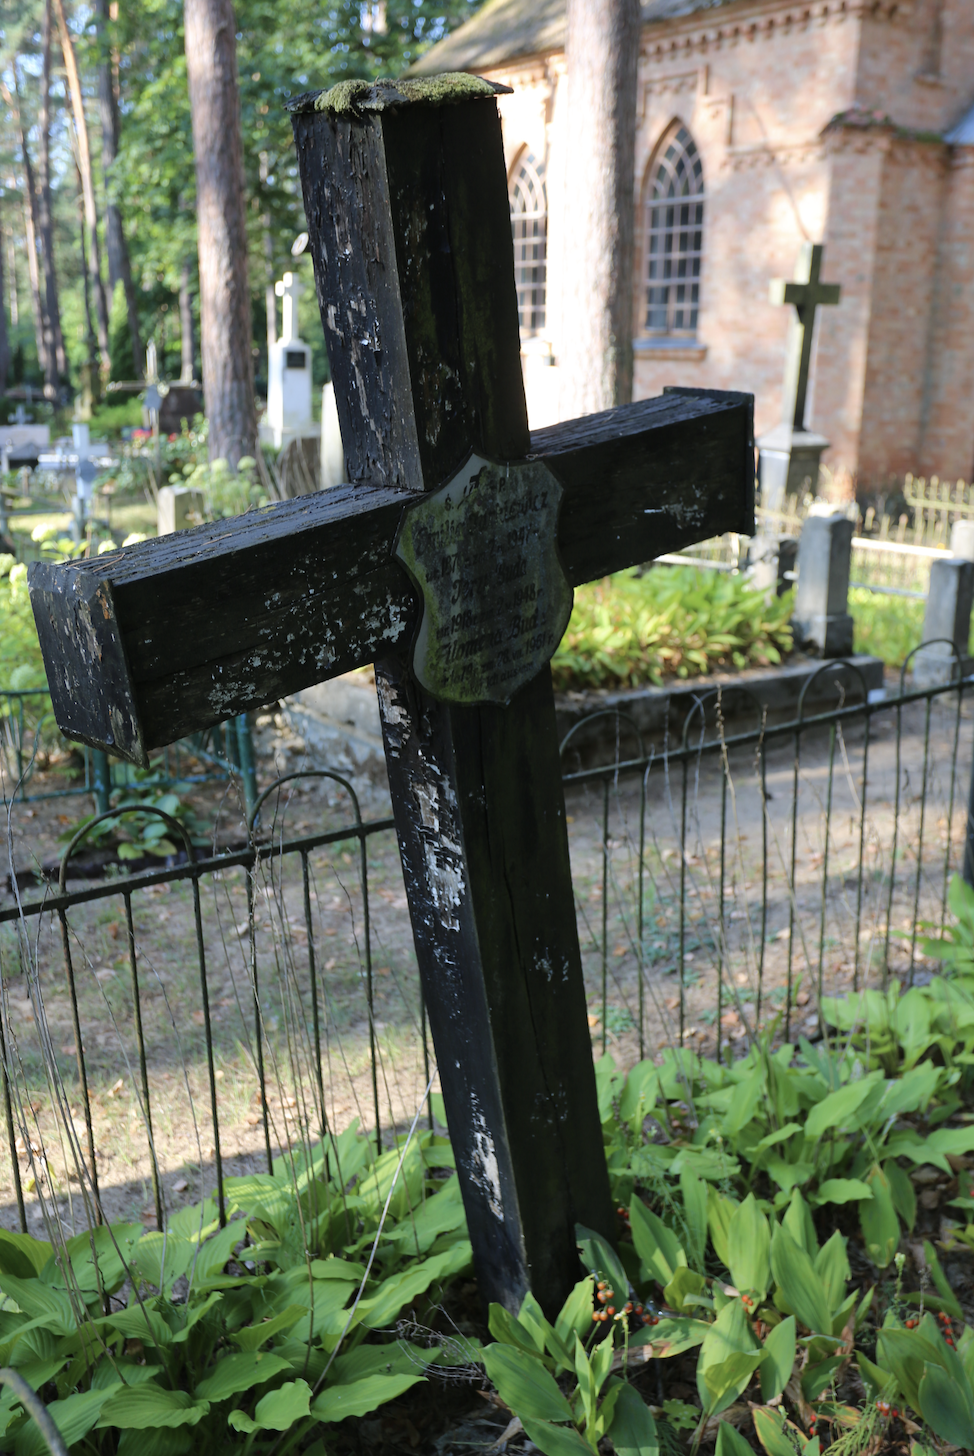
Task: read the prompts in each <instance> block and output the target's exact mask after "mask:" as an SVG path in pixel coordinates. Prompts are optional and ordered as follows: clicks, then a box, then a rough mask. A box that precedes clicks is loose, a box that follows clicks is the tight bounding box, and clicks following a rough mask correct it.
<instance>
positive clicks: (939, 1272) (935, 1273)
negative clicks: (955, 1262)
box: [923, 1239, 964, 1320]
mask: <svg viewBox="0 0 974 1456" xmlns="http://www.w3.org/2000/svg"><path fill="white" fill-rule="evenodd" d="M923 1253H924V1256H925V1258H926V1261H927V1268H928V1269H929V1270H930V1275H931V1277H932V1279H933V1282H934V1284H936V1286H937V1290H938V1292H939V1294H940V1297H941V1299H942V1300H943V1302H944V1308H945V1309H946V1310H947V1313H948V1314H952V1315H953V1317H954V1319H957V1320H962V1319H963V1318H964V1311H963V1310H962V1309H961V1307H960V1304H959V1303H958V1300H957V1295H956V1294H955V1293H954V1291H953V1290H952V1289H951V1287H950V1284H949V1282H948V1280H947V1276H946V1274H945V1273H944V1271H943V1269H942V1268H941V1267H940V1260H939V1259H938V1258H937V1251H936V1249H935V1248H934V1246H933V1244H932V1243H931V1242H930V1240H929V1239H924V1241H923Z"/></svg>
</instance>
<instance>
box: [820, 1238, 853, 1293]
mask: <svg viewBox="0 0 974 1456" xmlns="http://www.w3.org/2000/svg"><path fill="white" fill-rule="evenodd" d="M845 1243H846V1241H845V1239H844V1238H843V1237H842V1235H841V1234H840V1233H839V1231H838V1229H836V1231H835V1233H834V1234H833V1235H832V1237H831V1238H830V1239H829V1241H828V1243H827V1244H824V1245H823V1246H822V1248H821V1249H820V1251H819V1253H818V1255H817V1257H816V1259H815V1273H816V1274H817V1275H818V1276H819V1278H820V1279H821V1281H822V1288H823V1289H824V1291H825V1298H826V1301H827V1303H828V1307H829V1312H830V1313H834V1311H835V1310H837V1309H838V1308H839V1306H840V1305H841V1303H842V1301H843V1300H844V1299H845V1292H846V1280H847V1279H848V1278H849V1277H850V1273H851V1270H850V1269H849V1260H848V1258H847V1256H846V1251H845Z"/></svg>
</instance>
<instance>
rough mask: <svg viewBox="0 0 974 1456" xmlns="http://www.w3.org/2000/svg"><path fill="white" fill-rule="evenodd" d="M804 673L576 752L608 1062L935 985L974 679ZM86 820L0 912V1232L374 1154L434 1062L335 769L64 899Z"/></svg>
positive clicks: (391, 837) (700, 1044)
mask: <svg viewBox="0 0 974 1456" xmlns="http://www.w3.org/2000/svg"><path fill="white" fill-rule="evenodd" d="M820 672H821V675H822V677H823V678H824V679H825V681H827V682H829V683H832V684H833V685H834V690H835V694H836V701H835V706H834V707H833V708H831V709H830V710H829V711H826V712H815V713H808V712H806V711H805V708H804V704H805V701H806V698H807V696H808V692H809V689H810V688H811V687H812V683H811V682H810V683H809V685H808V687H807V688H806V690H805V694H804V695H803V698H802V702H801V704H800V705H799V709H798V713H797V715H796V716H795V717H794V718H793V719H792V720H791V721H788V722H768V721H765V719H764V718H763V716H762V710H761V707H760V704H759V703H758V702H757V701H756V700H755V699H753V698H750V697H749V695H747V694H743V693H742V690H741V689H734V690H723V691H722V692H721V693H703V692H702V693H701V694H700V696H699V698H698V699H697V700H696V702H695V704H694V706H693V709H692V711H691V712H690V713H689V715H688V716H687V717H686V718H685V720H683V721H681V722H680V723H679V724H676V725H675V726H674V727H673V728H672V729H671V730H670V731H669V732H667V733H663V734H662V735H658V736H657V737H656V738H655V739H654V740H653V741H649V738H648V736H644V735H643V734H642V733H641V731H640V728H639V725H638V723H637V722H636V721H635V719H634V718H633V717H632V716H631V715H626V714H624V713H620V712H615V711H613V712H608V713H602V714H598V715H594V716H593V717H592V718H590V719H586V720H585V721H584V722H582V723H580V724H578V725H577V726H576V727H575V728H574V729H573V730H572V731H571V733H570V734H569V735H568V737H567V738H566V740H565V742H564V744H563V764H564V771H565V772H564V783H565V793H566V806H567V814H568V821H569V823H568V830H569V838H570V845H571V852H572V863H573V876H574V882H575V892H576V905H577V912H578V924H579V933H580V939H581V943H582V952H583V964H584V971H585V977H586V989H587V996H588V1003H589V1021H590V1025H591V1027H592V1034H593V1043H594V1047H595V1050H596V1052H597V1053H598V1052H607V1051H608V1052H611V1053H612V1054H613V1055H614V1056H615V1057H616V1059H617V1060H618V1061H620V1062H623V1063H632V1062H635V1061H636V1060H637V1059H639V1058H642V1057H647V1056H648V1057H653V1056H657V1055H659V1054H660V1053H661V1051H663V1050H664V1049H665V1048H666V1047H671V1046H683V1047H686V1048H691V1049H693V1050H695V1051H699V1052H701V1053H705V1054H707V1055H709V1056H720V1057H731V1056H735V1055H739V1054H741V1053H742V1052H743V1050H744V1049H746V1047H747V1046H748V1044H749V1043H750V1041H751V1040H752V1039H753V1038H754V1037H756V1036H758V1035H760V1034H762V1033H764V1034H769V1035H771V1036H773V1037H777V1038H779V1039H782V1040H794V1039H795V1037H796V1036H807V1037H808V1038H810V1039H813V1040H814V1039H815V1038H817V1037H819V1036H822V1035H823V1034H824V1035H827V1023H826V1021H825V1018H823V1017H822V1015H821V1013H820V1007H821V1003H822V1000H823V998H824V997H826V996H827V995H829V994H832V993H834V992H842V991H848V990H853V989H857V988H860V987H864V986H869V987H875V988H877V989H882V988H884V987H888V986H889V985H890V984H891V983H892V982H893V981H899V982H901V983H908V982H911V981H913V980H915V979H916V978H918V977H924V976H929V975H930V974H931V973H932V969H933V966H934V962H932V961H931V960H929V958H928V957H927V956H926V954H925V952H924V943H923V941H924V934H932V935H936V934H937V933H939V930H940V928H941V927H942V926H943V924H944V922H945V917H946V905H947V888H948V883H949V878H950V874H951V872H952V871H953V870H955V869H958V868H960V866H961V864H962V861H963V855H964V846H965V839H966V835H967V826H968V779H969V773H970V764H971V758H972V718H971V712H970V704H971V700H972V688H974V678H966V679H964V680H963V681H961V682H955V683H954V684H945V685H943V686H941V687H937V688H931V689H928V690H926V691H912V690H911V691H909V692H907V691H901V692H900V693H899V695H897V696H896V697H892V698H890V699H887V700H885V701H883V702H869V701H868V695H867V699H866V701H862V692H861V688H862V684H861V683H857V681H856V678H855V674H854V671H852V670H851V669H849V668H848V667H846V666H844V665H842V664H826V665H824V666H823V667H822V669H821V670H820ZM857 693H858V697H859V700H858V701H850V699H851V698H852V697H854V696H856V695H857ZM116 812H119V811H116ZM143 812H144V811H143ZM157 812H158V811H157ZM164 817H165V816H163V818H164ZM93 827H94V824H91V825H88V826H85V829H83V830H82V831H81V832H80V833H79V834H78V835H77V836H76V837H75V840H74V841H73V842H72V844H70V845H69V846H68V848H67V850H66V851H65V854H64V857H63V859H62V863H61V874H60V883H59V885H58V886H57V887H53V886H51V887H48V888H47V889H45V891H44V893H42V894H33V895H32V896H31V897H29V898H28V896H27V894H26V892H21V891H19V890H18V891H14V889H13V888H12V887H11V893H10V895H9V896H8V898H7V899H6V900H3V899H2V898H0V1073H2V1097H3V1116H4V1121H5V1127H6V1134H7V1138H6V1142H7V1149H6V1157H5V1158H4V1159H3V1160H2V1163H0V1184H3V1185H5V1187H3V1186H0V1222H6V1223H13V1222H16V1223H18V1224H19V1226H20V1227H21V1228H22V1229H29V1228H39V1227H43V1226H45V1225H46V1226H48V1227H49V1226H50V1225H51V1221H52V1220H54V1221H59V1222H62V1223H63V1224H65V1225H70V1226H71V1227H74V1226H75V1224H76V1223H77V1221H78V1219H79V1218H84V1219H85V1220H87V1219H91V1220H93V1221H94V1220H99V1219H102V1218H109V1219H114V1218H117V1217H118V1216H119V1215H120V1213H123V1212H124V1213H126V1215H127V1216H131V1214H132V1211H133V1209H135V1210H136V1211H137V1212H138V1210H141V1213H140V1214H139V1216H141V1217H142V1218H143V1219H144V1220H145V1221H146V1222H147V1223H150V1224H152V1223H154V1224H157V1225H158V1226H160V1227H161V1226H163V1225H164V1223H165V1220H166V1218H167V1216H168V1214H169V1212H170V1211H171V1210H172V1209H173V1208H174V1207H179V1206H180V1202H181V1198H182V1195H183V1194H184V1193H185V1194H186V1196H187V1197H194V1198H199V1197H203V1196H206V1197H209V1196H212V1197H213V1198H214V1211H215V1213H218V1214H219V1215H220V1216H221V1217H222V1216H223V1214H224V1179H225V1177H227V1176H229V1173H231V1172H234V1171H241V1170H248V1171H255V1170H260V1169H262V1168H270V1167H271V1166H273V1162H274V1158H275V1156H276V1155H278V1154H279V1151H280V1150H282V1149H286V1148H287V1147H289V1146H294V1145H295V1144H302V1143H303V1144H305V1145H307V1144H309V1143H311V1144H316V1143H320V1142H324V1144H325V1146H326V1148H327V1145H328V1142H329V1139H330V1138H331V1137H332V1135H333V1134H334V1133H336V1132H338V1131H341V1130H342V1129H343V1128H344V1127H345V1126H347V1125H348V1123H349V1122H350V1121H351V1120H352V1119H353V1118H357V1119H358V1121H359V1123H360V1126H361V1127H362V1128H363V1129H364V1130H367V1131H368V1133H369V1135H370V1137H371V1138H372V1139H374V1142H375V1145H376V1148H377V1149H378V1148H381V1147H382V1146H383V1144H388V1142H389V1140H390V1138H391V1136H392V1135H394V1131H395V1129H396V1128H397V1127H400V1126H401V1125H403V1120H404V1118H405V1119H406V1120H407V1121H408V1117H409V1116H411V1115H412V1112H413V1111H414V1109H415V1107H416V1105H417V1100H418V1099H419V1098H421V1097H422V1095H423V1090H424V1088H425V1087H426V1085H427V1084H428V1081H429V1070H430V1065H431V1056H430V1048H429V1045H428V1038H427V1033H426V1019H425V1012H424V1007H423V1003H422V996H421V994H420V988H419V982H418V975H417V970H416V964H415V958H414V955H413V952H412V942H411V933H410V928H409V921H408V914H407V907H406V899H405V894H404V891H403V887H402V878H401V871H400V868H399V862H398V853H397V849H396V841H395V834H394V829H393V821H392V819H391V818H389V817H375V818H372V819H364V818H363V816H362V813H361V809H360V805H359V802H358V799H357V798H356V794H355V791H354V788H353V786H352V785H351V784H350V783H349V782H348V781H347V780H345V779H343V778H342V777H341V776H340V775H338V774H335V773H331V772H327V771H324V770H315V771H308V772H298V773H294V774H288V775H286V776H284V777H283V778H282V779H279V780H277V781H276V782H275V783H274V784H272V785H271V786H270V787H269V788H268V789H266V790H265V791H264V793H263V794H262V795H261V796H260V798H259V799H258V800H257V801H256V802H255V804H254V808H253V812H252V814H251V816H250V838H249V843H247V846H246V847H245V848H241V849H238V850H235V851H234V852H232V853H222V854H203V855H202V857H194V855H195V856H200V853H201V852H200V851H199V850H195V851H194V850H193V849H192V846H191V845H190V844H189V842H188V840H186V839H185V836H184V834H183V831H182V830H181V829H180V826H179V825H178V824H176V823H174V822H172V821H169V822H167V824H166V829H167V833H168V835H169V837H170V838H171V839H172V840H173V842H174V844H176V846H177V848H179V847H180V846H181V849H180V852H179V854H178V855H177V856H174V857H173V858H172V862H169V863H165V864H162V863H161V864H160V866H159V867H158V868H157V869H151V870H148V871H144V872H140V873H138V874H133V875H128V876H119V877H117V878H110V879H106V880H104V881H101V882H98V883H94V884H84V885H80V886H79V885H78V884H77V883H72V880H71V860H72V858H73V856H74V855H75V854H76V853H77V852H78V851H80V850H81V849H82V848H83V844H84V837H85V835H86V834H87V833H88V832H89V831H90V829H91V828H93ZM924 924H926V925H928V926H929V930H928V931H925V930H924V928H923V927H924ZM432 1112H433V1107H432V1104H431V1105H430V1107H429V1116H430V1121H431V1125H432ZM4 1205H6V1208H5V1210H4V1207H3V1206H4Z"/></svg>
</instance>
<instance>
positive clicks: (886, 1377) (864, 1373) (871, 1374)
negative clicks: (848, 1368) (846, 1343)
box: [856, 1350, 894, 1400]
mask: <svg viewBox="0 0 974 1456" xmlns="http://www.w3.org/2000/svg"><path fill="white" fill-rule="evenodd" d="M856 1364H857V1365H858V1366H859V1374H860V1375H861V1377H862V1383H863V1385H864V1386H865V1388H866V1395H867V1397H868V1399H869V1400H878V1399H879V1397H880V1396H881V1395H882V1394H883V1393H884V1391H885V1390H886V1387H887V1386H889V1385H892V1384H893V1382H894V1377H893V1376H892V1375H890V1373H889V1371H888V1370H881V1369H880V1368H879V1366H878V1365H874V1364H873V1362H872V1360H870V1359H869V1358H868V1356H866V1355H864V1354H863V1353H862V1351H861V1350H857V1351H856Z"/></svg>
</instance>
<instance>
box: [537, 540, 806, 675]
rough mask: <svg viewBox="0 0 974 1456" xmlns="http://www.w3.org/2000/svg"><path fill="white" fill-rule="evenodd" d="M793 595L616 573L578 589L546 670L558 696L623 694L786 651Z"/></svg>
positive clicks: (662, 574)
mask: <svg viewBox="0 0 974 1456" xmlns="http://www.w3.org/2000/svg"><path fill="white" fill-rule="evenodd" d="M792 598H793V594H792V593H790V592H789V593H786V595H785V596H783V597H780V598H779V597H774V598H772V599H771V600H770V601H768V599H767V597H766V595H765V593H764V592H761V591H755V590H754V589H753V588H752V587H751V586H749V584H748V583H747V581H746V580H745V578H744V577H741V576H730V575H725V574H723V573H721V572H717V571H705V570H698V569H697V568H695V567H689V566H679V567H673V566H654V567H653V568H652V569H651V570H649V571H645V572H640V570H639V569H638V568H637V569H635V570H631V571H621V572H618V573H617V574H616V575H615V576H610V577H608V578H606V579H605V580H604V581H601V582H592V583H590V584H589V585H588V586H583V587H579V588H578V590H577V591H576V592H575V607H574V610H573V612H572V617H571V621H570V622H569V624H568V630H567V631H566V633H565V635H564V637H563V638H562V640H561V643H560V645H559V647H558V650H557V651H556V653H555V655H554V658H553V659H552V663H551V669H552V675H553V678H554V682H555V687H556V688H558V689H564V688H605V687H609V688H625V687H636V686H638V685H639V684H641V683H650V682H651V683H660V682H662V680H663V678H664V677H678V678H687V677H696V676H697V675H699V674H700V673H705V672H712V671H714V670H716V669H718V668H731V667H737V668H742V667H755V666H758V667H760V666H767V665H768V664H769V663H778V662H780V661H781V658H782V656H783V654H785V653H787V652H789V651H790V650H791V645H792V638H791V628H790V626H789V619H790V617H791V610H792V605H793V600H792Z"/></svg>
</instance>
